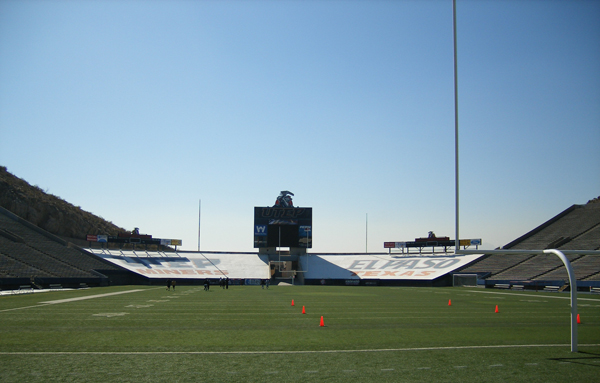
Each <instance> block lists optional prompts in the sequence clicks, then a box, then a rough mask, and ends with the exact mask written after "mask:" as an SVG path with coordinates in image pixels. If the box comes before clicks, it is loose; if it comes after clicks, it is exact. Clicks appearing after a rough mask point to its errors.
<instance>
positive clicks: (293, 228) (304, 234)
mask: <svg viewBox="0 0 600 383" xmlns="http://www.w3.org/2000/svg"><path fill="white" fill-rule="evenodd" d="M254 247H255V248H260V247H304V248H312V208H311V207H260V206H258V207H257V206H255V207H254Z"/></svg>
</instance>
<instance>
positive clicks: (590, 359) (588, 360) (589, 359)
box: [550, 351, 600, 367]
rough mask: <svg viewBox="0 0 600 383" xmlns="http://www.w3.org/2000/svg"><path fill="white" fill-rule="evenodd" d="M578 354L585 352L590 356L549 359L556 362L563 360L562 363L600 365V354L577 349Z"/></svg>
mask: <svg viewBox="0 0 600 383" xmlns="http://www.w3.org/2000/svg"><path fill="white" fill-rule="evenodd" d="M579 354H585V355H590V356H583V357H573V358H550V360H554V361H556V362H564V363H573V364H582V365H585V366H592V367H600V363H598V361H600V354H597V353H593V352H586V351H579Z"/></svg>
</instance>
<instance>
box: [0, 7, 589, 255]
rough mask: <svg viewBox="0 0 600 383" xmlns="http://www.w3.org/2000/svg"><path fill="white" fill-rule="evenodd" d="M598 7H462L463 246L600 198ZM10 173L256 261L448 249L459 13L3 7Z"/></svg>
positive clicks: (2, 96) (1, 126)
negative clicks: (262, 222)
mask: <svg viewBox="0 0 600 383" xmlns="http://www.w3.org/2000/svg"><path fill="white" fill-rule="evenodd" d="M599 20H600V2H599V1H466V0H458V1H457V23H458V28H457V30H458V93H459V96H458V97H459V102H458V106H459V146H460V148H459V157H460V172H459V174H460V178H459V179H460V206H461V207H460V236H461V237H462V238H482V239H483V241H484V247H485V248H495V247H497V246H502V245H504V244H506V243H508V242H510V241H512V240H513V239H515V238H517V237H518V236H520V235H522V234H524V233H526V232H527V231H529V230H531V229H533V228H534V227H536V226H538V225H539V224H541V223H542V222H544V221H546V220H548V219H550V218H552V217H553V216H555V215H556V214H558V213H560V212H561V211H562V210H564V209H566V208H568V207H569V206H571V205H572V204H583V203H586V202H587V201H588V200H590V199H592V198H595V197H598V196H599V195H600V21H599ZM0 58H1V59H0V165H3V166H6V167H7V168H8V170H9V171H10V172H11V173H13V174H15V175H16V176H18V177H21V178H23V179H25V180H26V181H28V182H29V183H31V184H33V185H38V186H39V187H41V188H42V189H44V190H47V191H48V192H49V193H52V194H54V195H57V196H59V197H61V198H63V199H65V200H67V201H69V202H71V203H73V204H74V205H76V206H80V207H81V208H83V209H84V210H87V211H90V212H92V213H94V214H96V215H100V216H102V217H104V218H105V219H108V220H110V221H112V222H113V223H115V224H117V225H119V226H121V227H124V228H127V229H133V228H134V227H139V228H140V231H141V232H144V233H149V234H152V235H154V236H155V237H158V238H176V239H183V243H184V246H183V248H184V249H189V250H195V249H197V244H198V243H197V238H198V204H199V200H200V199H201V200H202V226H201V248H202V249H203V250H230V251H253V248H252V235H253V231H252V225H253V207H254V206H270V205H272V204H273V203H274V201H275V198H276V197H277V195H278V194H279V191H281V190H290V191H292V192H293V193H294V194H295V197H294V203H295V204H296V205H300V206H311V207H313V217H314V218H313V221H314V222H313V224H314V229H313V233H314V247H313V251H314V252H317V251H319V252H338V251H339V252H354V251H356V252H362V251H365V248H366V247H367V244H366V242H367V235H366V234H367V230H366V220H367V219H366V218H367V214H368V251H370V252H372V251H384V249H383V242H384V241H403V240H412V239H413V238H415V237H420V236H425V235H427V232H428V231H429V230H433V231H435V232H436V234H438V235H448V236H450V237H452V238H454V222H455V209H454V196H455V192H454V79H453V70H454V69H453V37H452V2H451V1H450V0H447V1H446V0H445V1H434V0H431V1H302V2H301V1H281V2H276V1H149V2H146V1H87V2H86V1H83V2H81V1H80V2H75V1H44V2H42V1H10V0H8V1H6V0H5V1H2V2H0Z"/></svg>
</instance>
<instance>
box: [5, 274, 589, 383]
mask: <svg viewBox="0 0 600 383" xmlns="http://www.w3.org/2000/svg"><path fill="white" fill-rule="evenodd" d="M121 292H126V293H122V294H113V295H104V296H98V297H94V298H90V299H84V300H73V301H66V302H65V301H62V300H66V299H70V298H81V297H86V296H95V295H100V294H111V293H121ZM579 298H580V299H579V302H578V305H579V306H578V307H579V313H580V316H581V322H582V323H581V324H580V325H579V326H578V334H579V351H580V352H578V353H571V352H570V316H569V315H570V306H569V295H568V294H563V293H541V292H538V293H536V292H512V291H499V290H492V289H477V288H471V289H469V288H411V287H358V286H356V287H331V286H271V288H270V289H269V290H266V289H265V290H262V289H261V288H260V286H231V287H230V288H229V290H222V289H221V288H219V287H216V286H213V287H212V288H211V290H210V292H205V291H203V288H202V287H201V286H178V287H177V289H176V291H166V289H165V288H164V287H156V286H152V287H151V286H119V287H107V288H94V289H88V290H72V291H59V292H47V293H39V294H37V293H36V294H24V295H18V296H2V297H0V381H1V382H116V381H119V382H217V381H232V382H235V381H244V382H246V381H256V382H260V381H286V382H288V381H330V382H342V381H347V380H352V381H359V382H372V381H378V382H380V381H383V382H386V381H389V382H398V381H420V382H423V381H441V382H453V381H455V382H458V381H468V380H471V381H478V382H506V381H513V382H548V381H553V382H560V381H564V382H582V383H583V382H591V381H597V380H596V379H598V375H599V374H600V297H597V296H592V295H589V294H580V296H579ZM292 300H294V303H295V306H291V302H292ZM450 300H451V302H452V305H450V306H449V305H448V302H449V301H450ZM53 301H57V302H53ZM61 301H62V302H61ZM46 302H53V303H46ZM496 305H498V309H499V312H498V313H496V312H495V307H496ZM303 306H304V307H305V310H306V314H302V307H303ZM321 316H323V320H324V324H325V326H324V327H321V326H320V319H321Z"/></svg>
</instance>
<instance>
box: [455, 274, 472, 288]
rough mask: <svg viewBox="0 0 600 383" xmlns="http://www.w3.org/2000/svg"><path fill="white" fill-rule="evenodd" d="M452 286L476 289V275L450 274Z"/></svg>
mask: <svg viewBox="0 0 600 383" xmlns="http://www.w3.org/2000/svg"><path fill="white" fill-rule="evenodd" d="M452 286H454V287H456V286H469V287H477V274H452Z"/></svg>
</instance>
